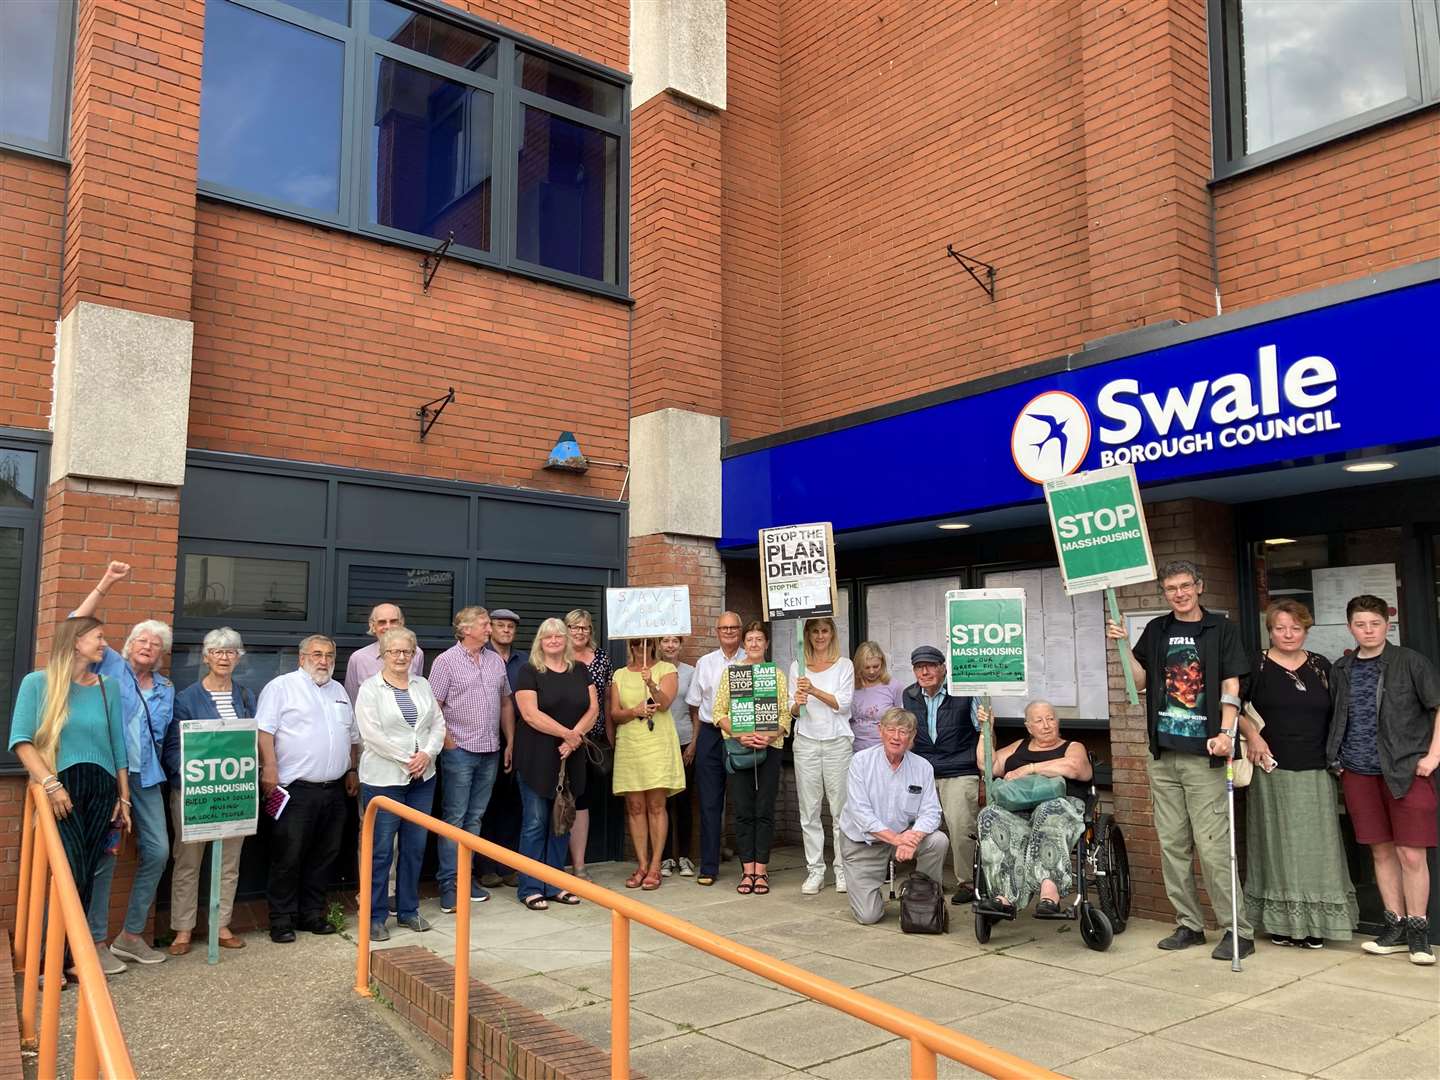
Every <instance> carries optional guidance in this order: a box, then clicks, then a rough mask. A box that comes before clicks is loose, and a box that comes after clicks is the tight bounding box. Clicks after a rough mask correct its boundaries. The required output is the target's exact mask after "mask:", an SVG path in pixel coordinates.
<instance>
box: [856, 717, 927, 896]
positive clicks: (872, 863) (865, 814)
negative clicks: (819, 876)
mask: <svg viewBox="0 0 1440 1080" xmlns="http://www.w3.org/2000/svg"><path fill="white" fill-rule="evenodd" d="M914 742H915V717H914V715H913V714H912V713H911V712H910V711H909V710H908V709H888V710H886V712H885V714H884V715H883V716H881V717H880V744H879V745H878V746H872V747H869V748H868V749H865V750H861V751H860V752H859V753H858V754H856V755H855V756H854V757H853V758H851V759H850V782H849V791H848V794H847V796H846V800H845V809H844V810H842V811H841V813H840V857H841V859H842V860H843V861H844V865H845V883H846V884H847V885H848V886H849V896H850V910H851V911H853V912H854V913H855V920H856V921H857V922H860V923H864V924H867V925H868V924H869V923H877V922H879V921H880V919H881V918H882V917H883V916H884V914H885V898H884V896H883V895H881V890H882V889H883V888H884V886H885V879H886V876H887V872H888V870H889V868H890V860H891V859H894V860H895V861H896V862H897V863H904V862H910V861H911V860H912V859H913V860H914V861H915V865H916V868H917V869H918V870H919V871H920V872H921V873H922V874H924V875H925V876H926V877H929V878H932V879H934V880H935V881H937V882H938V881H939V880H940V874H941V870H942V869H943V867H944V865H945V852H946V850H947V849H948V848H949V844H948V842H947V841H946V839H945V836H944V834H943V833H938V832H936V831H935V830H936V829H938V828H939V827H940V796H939V795H938V794H936V791H935V769H934V767H933V766H932V765H931V764H930V763H929V762H928V761H926V760H925V759H924V758H922V757H920V756H918V755H916V754H912V753H911V752H910V747H911V746H912V745H913V744H914Z"/></svg>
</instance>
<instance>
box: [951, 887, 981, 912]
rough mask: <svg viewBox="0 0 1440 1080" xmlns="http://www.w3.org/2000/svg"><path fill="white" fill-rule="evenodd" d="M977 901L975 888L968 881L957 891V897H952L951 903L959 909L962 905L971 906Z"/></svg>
mask: <svg viewBox="0 0 1440 1080" xmlns="http://www.w3.org/2000/svg"><path fill="white" fill-rule="evenodd" d="M974 899H975V886H974V885H971V884H970V882H968V881H962V882H961V883H960V884H959V885H958V886H957V887H956V889H955V895H954V896H952V897H950V903H952V904H954V905H955V906H956V907H959V906H960V905H961V904H969V903H971V902H973V901H974Z"/></svg>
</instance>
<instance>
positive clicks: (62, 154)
mask: <svg viewBox="0 0 1440 1080" xmlns="http://www.w3.org/2000/svg"><path fill="white" fill-rule="evenodd" d="M75 7H76V5H75V4H73V3H68V2H64V0H62V2H60V3H57V4H56V5H55V18H56V19H57V20H59V22H60V33H59V35H58V40H59V42H60V48H59V49H58V50H56V54H55V68H54V71H55V86H56V89H57V91H58V93H59V97H60V101H59V103H58V104H59V108H58V109H57V110H56V111H55V112H54V113H53V115H52V116H51V117H50V133H49V135H48V137H46V138H45V139H24V138H21V137H19V136H18V135H14V134H7V133H5V132H4V131H0V150H13V151H15V152H17V153H21V154H30V155H32V156H34V157H42V158H47V159H49V160H50V161H59V162H64V163H67V164H68V163H69V161H70V157H69V152H70V90H71V85H70V84H71V81H72V79H73V76H74V66H75ZM54 104H55V103H54V102H52V107H53V105H54Z"/></svg>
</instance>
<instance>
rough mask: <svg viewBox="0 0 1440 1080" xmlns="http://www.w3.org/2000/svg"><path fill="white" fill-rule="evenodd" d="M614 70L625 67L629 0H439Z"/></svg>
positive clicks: (626, 64)
mask: <svg viewBox="0 0 1440 1080" xmlns="http://www.w3.org/2000/svg"><path fill="white" fill-rule="evenodd" d="M444 2H445V3H447V4H449V5H450V6H451V7H454V8H459V9H460V10H461V11H469V12H470V14H472V15H475V16H477V17H479V18H482V19H489V20H490V21H491V22H497V23H500V24H501V25H502V26H505V27H506V28H508V29H510V30H518V31H519V32H520V33H522V34H528V35H530V36H531V37H533V38H538V39H539V40H540V41H544V42H546V43H547V44H550V45H554V46H555V47H556V48H557V49H566V50H568V51H570V52H573V53H577V54H579V55H580V56H584V57H587V58H588V59H590V60H594V61H595V62H596V63H599V64H606V65H608V66H609V67H612V68H616V69H617V70H619V71H628V70H629V69H630V0H444Z"/></svg>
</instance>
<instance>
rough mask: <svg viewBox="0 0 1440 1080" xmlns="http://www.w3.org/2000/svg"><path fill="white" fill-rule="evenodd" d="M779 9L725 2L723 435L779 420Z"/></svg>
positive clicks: (759, 430) (749, 1)
mask: <svg viewBox="0 0 1440 1080" xmlns="http://www.w3.org/2000/svg"><path fill="white" fill-rule="evenodd" d="M780 4H781V0H730V2H729V3H727V4H726V12H725V15H726V50H725V51H726V65H727V69H728V80H727V81H728V85H727V87H726V104H725V113H724V115H723V116H722V117H721V119H720V147H721V156H722V159H723V162H724V167H723V168H722V169H721V176H720V183H721V202H722V206H723V211H724V214H723V217H722V219H721V225H720V230H721V231H720V244H721V253H722V260H723V262H722V269H723V272H722V275H721V283H720V288H721V296H722V298H723V304H724V307H723V310H722V312H721V316H720V324H721V338H722V341H721V361H722V363H723V365H724V371H723V372H722V374H721V384H722V386H723V387H724V390H725V415H727V416H728V417H729V418H730V432H731V437H732V438H735V439H748V438H752V437H754V436H756V435H761V434H764V433H765V432H768V431H773V430H774V429H775V428H776V427H778V426H779V423H780V409H781V396H782V387H783V383H784V379H783V372H782V370H781V354H780V326H781V315H780V121H781V98H780Z"/></svg>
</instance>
